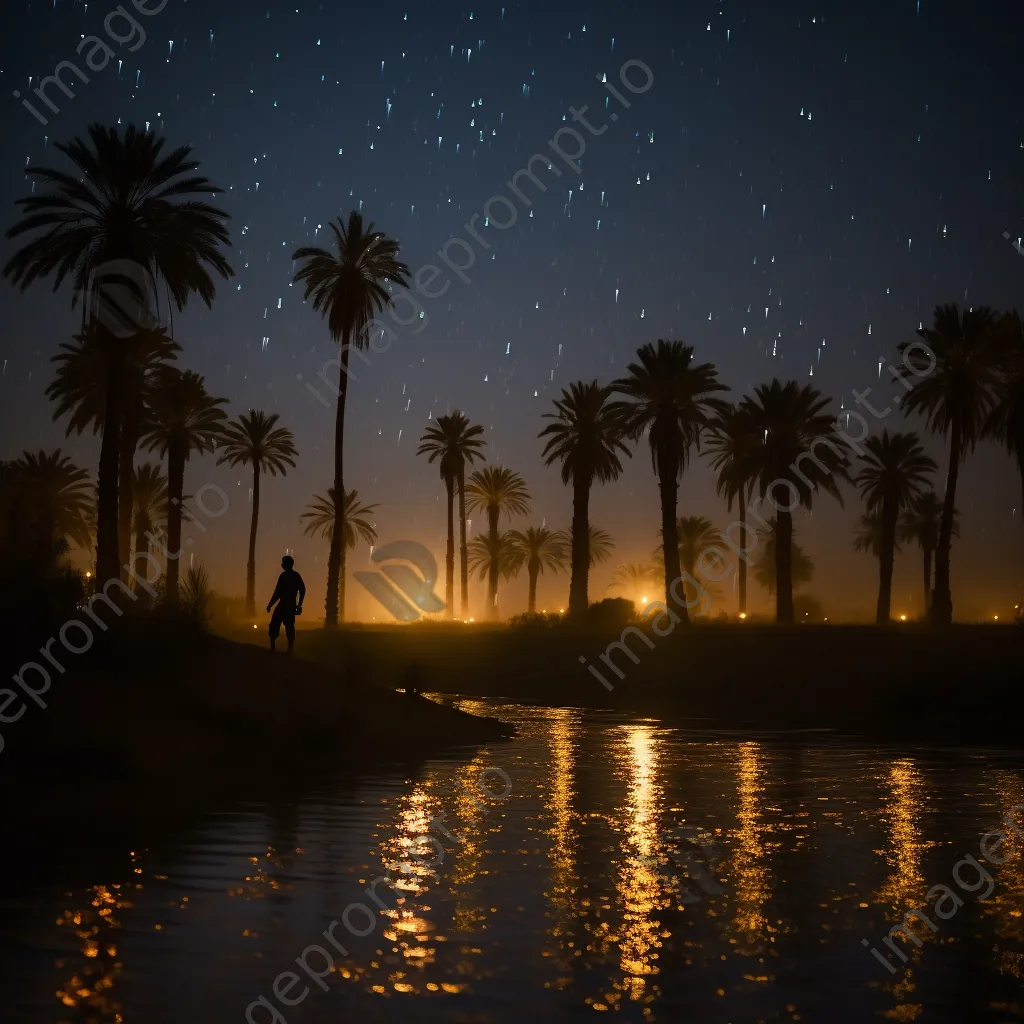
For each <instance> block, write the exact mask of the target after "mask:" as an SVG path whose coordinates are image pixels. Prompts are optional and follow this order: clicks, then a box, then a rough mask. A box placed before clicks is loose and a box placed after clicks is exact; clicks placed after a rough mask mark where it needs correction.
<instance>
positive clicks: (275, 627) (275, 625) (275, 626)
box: [270, 605, 281, 650]
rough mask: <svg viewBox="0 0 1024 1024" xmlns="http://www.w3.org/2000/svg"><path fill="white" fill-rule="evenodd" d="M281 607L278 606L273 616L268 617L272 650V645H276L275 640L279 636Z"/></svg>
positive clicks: (271, 647)
mask: <svg viewBox="0 0 1024 1024" xmlns="http://www.w3.org/2000/svg"><path fill="white" fill-rule="evenodd" d="M280 612H281V606H280V605H278V607H277V608H275V609H274V614H273V615H271V616H270V649H271V650H274V645H275V644H276V643H277V638H278V637H279V636H280V635H281V614H280Z"/></svg>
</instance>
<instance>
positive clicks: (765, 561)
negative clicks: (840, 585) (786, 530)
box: [754, 516, 814, 597]
mask: <svg viewBox="0 0 1024 1024" xmlns="http://www.w3.org/2000/svg"><path fill="white" fill-rule="evenodd" d="M765 532H766V533H767V534H768V537H767V539H766V540H765V543H764V550H763V551H762V552H761V556H760V558H758V560H757V562H755V563H754V579H756V580H757V582H758V583H760V584H761V586H762V587H764V588H765V590H767V591H768V596H769V597H771V595H772V594H774V593H776V588H777V587H778V575H779V573H778V566H777V562H778V555H777V552H778V538H779V530H778V523H777V521H776V518H775V516H772V517H771V518H769V519H768V520H767V522H766V524H765ZM795 534H796V531H795V530H794V531H793V534H792V535H791V537H790V561H791V570H790V582H791V585H792V587H793V589H794V590H796V588H797V587H800V586H802V585H803V584H804V583H810V582H811V578H812V577H813V576H814V562H813V560H812V559H811V558H810V556H809V555H807V553H806V552H805V551H804V549H803V548H802V547H801V546H800V545H799V544H797V543H796V541H795V540H794V539H793V537H794V536H795Z"/></svg>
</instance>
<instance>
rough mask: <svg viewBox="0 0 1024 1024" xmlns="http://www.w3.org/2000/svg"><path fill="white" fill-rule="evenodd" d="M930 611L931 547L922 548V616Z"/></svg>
mask: <svg viewBox="0 0 1024 1024" xmlns="http://www.w3.org/2000/svg"><path fill="white" fill-rule="evenodd" d="M931 611H932V549H931V548H925V549H924V617H925V619H927V618H928V616H929V615H931Z"/></svg>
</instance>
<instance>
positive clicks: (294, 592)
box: [267, 555, 306, 654]
mask: <svg viewBox="0 0 1024 1024" xmlns="http://www.w3.org/2000/svg"><path fill="white" fill-rule="evenodd" d="M294 564H295V559H294V558H292V556H291V555H285V556H284V558H282V559H281V568H282V569H284V572H283V573H281V575H280V576H278V577H277V586H276V587H275V588H274V596H273V597H272V598H271V599H270V603H269V604H268V605H267V611H268V612H269V611H270V609H271V608H272V607H273V605H274V602H275V601H276V602H277V607H276V608H274V614H273V615H272V616H271V617H270V649H271V650H272V651H273V650H274V645H275V644H276V643H277V638H278V637H279V636H280V635H281V624H282V623H283V624H284V635H285V636H286V637H287V638H288V653H289V654H291V653H292V646H293V644H294V643H295V616H296V615H301V614H302V602H303V600H304V599H305V597H306V584H305V583H303V582H302V577H301V576H300V575H299V574H298V573H297V572H296V571H295V570H294V569H293V568H292V566H293V565H294Z"/></svg>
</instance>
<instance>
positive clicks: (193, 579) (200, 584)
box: [181, 562, 213, 629]
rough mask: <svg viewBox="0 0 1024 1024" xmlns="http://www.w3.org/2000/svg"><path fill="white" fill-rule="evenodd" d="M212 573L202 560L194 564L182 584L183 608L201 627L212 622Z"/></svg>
mask: <svg viewBox="0 0 1024 1024" xmlns="http://www.w3.org/2000/svg"><path fill="white" fill-rule="evenodd" d="M212 596H213V591H212V590H211V589H210V575H209V573H208V572H207V571H206V569H205V568H204V567H203V564H202V563H201V562H200V563H199V564H198V565H194V566H192V567H191V568H190V569H189V570H188V572H187V573H185V579H184V580H183V581H182V584H181V610H182V611H183V612H184V613H185V615H186V616H187V617H188V618H189V619H191V620H192V621H193V622H194V623H195V624H196V625H197V626H199V628H200V629H206V628H208V626H209V624H210V598H211V597H212Z"/></svg>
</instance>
